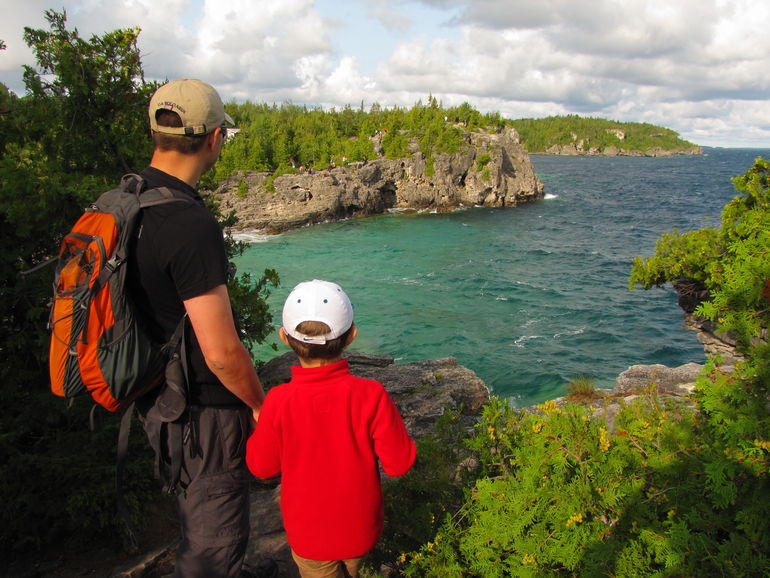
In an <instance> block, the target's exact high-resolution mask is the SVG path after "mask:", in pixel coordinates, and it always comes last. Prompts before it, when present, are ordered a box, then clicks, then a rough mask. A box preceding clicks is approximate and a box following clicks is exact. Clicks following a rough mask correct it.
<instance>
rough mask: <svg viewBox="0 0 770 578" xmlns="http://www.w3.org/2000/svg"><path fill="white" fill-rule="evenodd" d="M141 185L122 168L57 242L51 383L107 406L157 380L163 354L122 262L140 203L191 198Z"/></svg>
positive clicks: (118, 405)
mask: <svg viewBox="0 0 770 578" xmlns="http://www.w3.org/2000/svg"><path fill="white" fill-rule="evenodd" d="M144 187H145V182H144V180H143V179H142V178H141V177H140V176H138V175H134V174H129V175H126V176H124V177H123V178H122V179H121V182H120V186H119V187H118V188H116V189H112V190H109V191H107V192H105V193H103V194H102V195H101V196H100V197H99V198H98V199H97V200H96V201H95V202H94V203H93V204H92V205H91V206H89V207H88V208H87V209H86V210H85V213H84V214H83V216H82V217H80V219H79V220H78V221H77V223H75V226H74V227H73V228H72V230H71V231H70V233H69V234H68V235H66V236H65V237H64V240H63V241H62V244H61V251H60V253H59V257H58V261H57V265H56V273H55V277H54V295H53V304H52V306H51V316H50V320H49V329H50V330H51V346H50V356H49V370H50V374H51V390H52V391H53V393H55V394H56V395H59V396H62V397H68V398H69V397H74V396H77V395H81V394H85V393H89V394H90V395H91V397H92V398H93V399H94V401H96V402H97V403H99V404H101V405H102V406H104V407H105V408H107V409H108V410H110V411H117V410H119V409H122V408H125V407H127V406H128V405H130V404H131V402H132V401H134V399H136V398H137V397H139V396H140V395H142V394H143V393H145V392H147V391H149V390H150V389H152V388H153V387H154V386H157V385H159V384H160V383H161V381H162V380H161V379H160V376H161V373H162V372H163V368H164V367H165V364H166V361H167V360H168V357H169V353H171V352H168V351H166V349H167V348H164V346H163V344H158V343H155V342H153V341H152V340H151V339H150V338H149V337H148V336H147V335H146V334H145V332H144V331H143V330H142V327H141V324H140V323H139V321H138V320H137V316H136V312H135V311H134V306H133V303H132V301H131V298H130V295H128V294H127V288H126V274H127V268H128V266H127V263H126V261H127V259H128V251H129V247H130V243H131V240H132V238H133V236H134V234H135V230H136V228H137V223H138V217H139V214H140V211H141V209H143V208H145V207H149V206H154V205H159V204H163V203H170V202H175V201H187V202H191V199H190V198H189V197H187V196H185V195H184V194H183V193H181V192H178V191H174V190H172V189H169V188H165V187H163V188H157V189H148V190H143V189H144Z"/></svg>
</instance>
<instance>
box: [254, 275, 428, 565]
mask: <svg viewBox="0 0 770 578" xmlns="http://www.w3.org/2000/svg"><path fill="white" fill-rule="evenodd" d="M357 332H358V330H357V328H356V326H355V325H354V323H353V306H352V305H351V303H350V300H349V299H348V296H347V295H346V294H345V292H344V291H343V290H342V288H341V287H340V286H339V285H336V284H335V283H330V282H328V281H318V280H315V281H307V282H304V283H300V284H299V285H297V286H296V287H295V288H294V289H293V291H292V292H291V294H290V295H289V297H288V299H286V303H285V305H284V308H283V327H282V328H281V330H280V331H279V335H280V338H281V340H282V341H283V342H284V343H285V344H287V345H289V346H290V347H291V348H292V349H293V350H294V352H295V353H296V354H297V358H298V359H299V366H296V365H295V366H292V368H291V371H292V377H291V381H289V382H288V383H285V384H283V385H280V386H278V387H274V388H273V389H271V390H270V391H269V392H268V394H267V397H266V399H265V403H264V405H263V406H262V410H261V413H260V416H259V421H258V422H257V426H256V428H255V430H254V432H253V433H252V435H251V437H250V438H249V440H248V443H247V446H246V463H247V465H248V467H249V469H250V470H251V473H253V474H254V475H255V476H257V477H260V478H270V477H273V476H275V475H277V474H278V473H279V472H280V473H281V511H282V513H283V522H284V527H285V529H286V534H287V538H288V542H289V545H290V546H291V550H292V556H293V557H294V560H295V562H296V563H297V566H298V567H299V570H300V574H301V575H302V576H303V578H309V577H316V576H318V577H320V576H339V577H344V576H353V577H355V576H357V575H358V569H359V567H360V565H361V559H362V557H363V555H364V554H366V553H367V552H368V551H369V550H371V549H372V547H373V546H374V545H375V544H376V543H377V540H378V539H379V537H380V533H381V532H382V527H383V499H382V491H381V489H380V474H379V470H378V467H377V464H378V459H379V463H380V464H382V468H383V469H384V470H385V472H386V473H387V474H388V475H389V476H401V475H403V474H405V473H406V472H407V471H409V468H411V467H412V464H413V463H414V459H415V455H416V449H415V444H414V441H412V439H411V438H410V437H409V434H408V433H407V431H406V427H405V426H404V422H403V420H402V418H401V415H400V414H399V413H398V410H397V409H396V406H395V405H394V403H393V401H392V400H391V399H390V397H389V396H388V394H387V392H386V391H385V388H384V387H383V386H382V384H381V383H379V382H378V381H374V380H371V379H363V378H360V377H354V376H353V375H351V374H350V371H349V367H348V362H347V360H346V359H342V351H343V349H345V347H347V346H348V345H350V343H351V342H352V341H353V339H355V337H356V334H357Z"/></svg>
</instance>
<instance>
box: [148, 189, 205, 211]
mask: <svg viewBox="0 0 770 578" xmlns="http://www.w3.org/2000/svg"><path fill="white" fill-rule="evenodd" d="M174 201H183V202H187V203H192V202H194V201H193V200H192V198H190V195H186V194H185V193H183V192H182V191H178V190H176V189H172V188H170V187H157V188H154V189H147V190H146V191H143V192H142V193H141V194H140V195H139V206H140V207H141V208H142V209H144V208H147V207H154V206H155V205H163V204H165V203H173V202H174Z"/></svg>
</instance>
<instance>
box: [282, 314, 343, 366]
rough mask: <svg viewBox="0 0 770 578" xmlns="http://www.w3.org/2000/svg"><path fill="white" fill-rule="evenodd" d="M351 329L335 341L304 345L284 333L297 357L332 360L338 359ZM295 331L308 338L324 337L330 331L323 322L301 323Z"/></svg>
mask: <svg viewBox="0 0 770 578" xmlns="http://www.w3.org/2000/svg"><path fill="white" fill-rule="evenodd" d="M353 327H354V326H353V325H351V326H350V328H349V329H348V330H347V331H345V333H343V334H342V335H340V336H339V337H337V338H336V339H330V340H328V341H327V342H326V343H305V342H303V341H300V340H299V339H296V338H294V337H292V336H291V335H289V334H288V333H286V337H287V338H288V340H289V345H290V346H291V348H292V349H293V350H294V353H296V354H297V356H298V357H302V358H303V359H334V358H335V357H339V356H340V355H341V354H342V351H343V350H344V349H345V345H346V344H347V340H348V336H349V335H350V332H351V331H352V330H353ZM295 329H296V330H297V331H299V332H300V333H303V334H304V335H307V336H308V337H314V336H317V335H326V334H327V333H329V331H330V328H329V326H328V325H327V324H326V323H324V322H323V321H303V322H302V323H300V324H299V325H297V327H295Z"/></svg>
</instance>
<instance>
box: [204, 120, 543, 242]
mask: <svg viewBox="0 0 770 578" xmlns="http://www.w3.org/2000/svg"><path fill="white" fill-rule="evenodd" d="M412 150H413V154H412V155H411V156H410V157H407V158H402V159H386V158H384V157H380V158H377V159H374V160H371V161H367V162H362V163H350V164H348V165H346V166H336V167H333V168H329V169H328V170H324V171H317V172H309V171H304V172H303V173H293V174H285V175H281V176H279V177H277V178H275V179H271V178H270V175H269V174H267V173H256V172H240V173H237V174H234V175H232V176H231V177H230V178H229V179H227V180H226V181H225V182H224V183H222V184H221V185H220V187H219V188H218V189H217V191H216V192H215V195H216V196H217V197H218V199H219V201H220V204H221V207H222V209H223V210H224V211H230V210H235V213H236V215H237V216H238V219H239V222H238V229H239V230H242V231H259V232H261V233H265V234H273V233H280V232H283V231H287V230H290V229H294V228H297V227H301V226H304V225H310V224H315V223H322V222H326V221H336V220H341V219H346V218H350V217H362V216H369V215H377V214H382V213H385V212H388V211H397V210H415V211H422V210H429V211H432V210H435V211H448V210H452V209H456V208H458V207H471V206H488V207H509V206H515V205H518V204H520V203H524V202H528V201H532V200H535V199H540V198H542V197H543V185H542V183H541V182H540V181H539V179H538V178H537V176H536V175H535V170H534V167H533V165H532V162H531V161H530V158H529V155H528V154H527V152H526V151H525V150H524V148H523V147H522V146H521V144H520V142H519V137H518V134H517V133H516V131H515V130H514V129H512V128H507V129H504V130H503V131H502V132H500V133H493V134H490V133H467V134H466V135H465V146H464V147H463V150H461V151H460V152H458V153H453V154H447V153H440V154H436V155H434V156H433V158H432V160H429V159H427V158H426V156H425V155H424V154H423V153H422V152H420V151H419V150H417V145H416V143H413V144H412ZM271 180H272V183H271Z"/></svg>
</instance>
